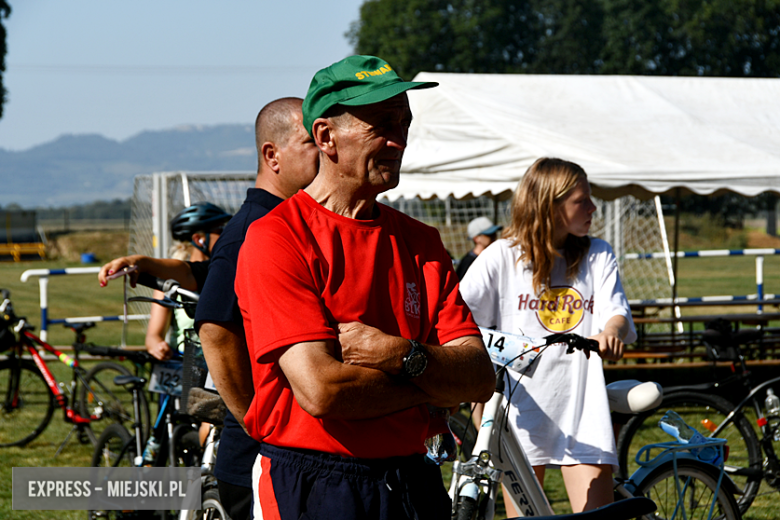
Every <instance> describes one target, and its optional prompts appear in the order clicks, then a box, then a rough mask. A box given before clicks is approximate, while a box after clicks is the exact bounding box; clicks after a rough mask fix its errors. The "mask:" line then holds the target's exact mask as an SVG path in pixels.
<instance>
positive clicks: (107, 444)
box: [89, 276, 227, 520]
mask: <svg viewBox="0 0 780 520" xmlns="http://www.w3.org/2000/svg"><path fill="white" fill-rule="evenodd" d="M139 283H142V284H144V285H147V286H152V287H155V288H160V289H163V291H164V293H165V296H164V298H163V299H162V300H153V301H154V302H155V303H158V304H160V305H164V306H167V307H173V308H175V307H177V306H180V305H181V306H184V305H185V304H186V303H188V302H183V303H182V302H178V301H176V300H174V299H173V298H174V297H175V296H176V295H182V296H185V297H186V298H188V301H189V302H191V301H197V299H198V295H197V294H195V293H192V292H190V291H186V290H184V289H181V288H180V287H179V286H178V284H177V283H175V282H174V281H172V280H168V281H166V282H162V281H161V280H158V279H154V278H152V277H148V276H147V277H144V276H142V277H140V278H139ZM138 300H142V301H148V300H150V299H148V298H140V297H139V298H138ZM189 310H190V311H192V310H194V309H193V308H192V307H191V306H190V309H189ZM187 332H192V333H194V331H187ZM196 339H197V335H195V334H187V340H186V342H185V345H186V350H185V358H184V363H179V365H178V367H177V368H175V369H174V370H173V371H171V370H170V368H171V366H170V363H168V362H162V363H161V362H157V363H155V365H154V369H153V371H152V376H151V380H150V390H151V391H153V392H156V393H159V394H161V395H163V396H164V397H163V399H164V404H162V405H161V407H160V414H159V415H158V417H157V421H156V423H155V426H154V428H153V434H154V436H155V438H156V439H161V440H163V442H161V443H160V445H159V446H158V447H157V449H156V451H157V453H156V455H154V456H151V455H148V453H149V452H148V451H146V450H148V449H149V448H150V442H151V441H150V440H149V439H144V437H143V434H142V431H141V429H140V428H139V427H137V426H136V427H135V428H134V435H132V436H131V435H130V433H129V432H127V430H126V429H125V428H124V427H121V426H113V427H112V428H111V430H107V431H106V432H105V433H104V436H103V437H101V439H100V441H99V443H98V446H97V447H96V449H95V452H94V454H93V460H92V465H93V466H108V467H116V466H128V467H138V466H142V465H153V466H161V465H170V466H198V465H200V467H201V510H199V511H181V512H179V513H178V516H179V518H181V519H182V520H184V519H189V518H227V514H226V513H225V510H224V508H223V507H222V504H221V502H220V499H219V492H218V490H217V481H216V478H215V477H214V474H213V469H214V466H215V464H216V456H217V449H218V446H219V434H220V432H221V423H222V418H223V417H224V412H225V407H224V403H222V404H221V406H219V405H218V404H216V403H215V398H216V400H219V401H220V402H221V399H219V397H218V396H216V394H210V393H208V392H207V391H205V390H201V389H200V388H197V387H199V386H202V383H203V381H202V380H203V379H205V377H201V378H200V379H201V380H200V382H199V383H196V388H191V386H192V384H193V380H192V378H190V377H189V376H190V374H191V373H197V374H198V376H201V375H205V374H201V373H200V372H197V368H198V367H193V366H188V365H192V363H191V359H192V357H193V351H194V350H195V349H197V348H198V347H199V345H200V344H199V341H196ZM159 367H167V368H168V369H167V370H157V369H158V368H159ZM116 383H117V384H120V385H129V386H130V387H131V388H130V392H131V394H132V396H133V402H134V403H136V402H137V401H138V399H139V396H140V395H142V394H143V386H144V385H145V384H146V380H145V379H143V378H140V377H133V376H130V377H122V376H120V377H117V378H116ZM199 390H200V392H198V391H199ZM180 396H181V397H183V398H184V400H189V401H192V402H190V407H189V408H188V409H187V410H186V412H187V413H185V412H182V411H181V406H182V401H180ZM134 409H135V407H134ZM163 418H164V420H165V426H166V427H165V428H164V429H163V428H161V421H162V419H163ZM193 419H199V420H206V421H209V422H210V423H211V426H210V428H209V434H208V435H207V437H206V440H205V442H204V446H203V449H202V450H201V446H200V441H199V438H198V431H197V428H196V427H195V425H194V424H193ZM144 446H145V447H146V449H143V447H144ZM142 453H143V455H141V454H142ZM114 513H116V514H117V516H127V515H126V514H124V515H123V514H122V513H121V512H114ZM128 514H129V513H128ZM132 514H133V515H134V514H135V512H133V513H132ZM170 515H171V512H162V516H163V517H168V516H170ZM105 516H110V512H107V511H102V512H100V511H92V512H90V516H89V517H90V518H91V519H92V518H102V517H105Z"/></svg>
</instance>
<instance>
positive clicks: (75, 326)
mask: <svg viewBox="0 0 780 520" xmlns="http://www.w3.org/2000/svg"><path fill="white" fill-rule="evenodd" d="M62 326H63V327H65V328H66V329H71V330H73V331H74V332H76V333H77V334H79V333H81V332H84V331H85V330H87V329H91V328H92V327H94V326H95V322H93V321H85V322H84V323H63V324H62Z"/></svg>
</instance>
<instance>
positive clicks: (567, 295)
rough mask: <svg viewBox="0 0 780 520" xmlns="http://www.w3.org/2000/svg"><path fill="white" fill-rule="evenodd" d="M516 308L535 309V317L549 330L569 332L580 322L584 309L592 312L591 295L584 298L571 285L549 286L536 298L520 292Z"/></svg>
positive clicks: (522, 309)
mask: <svg viewBox="0 0 780 520" xmlns="http://www.w3.org/2000/svg"><path fill="white" fill-rule="evenodd" d="M518 298H519V300H520V303H519V305H518V310H521V311H525V310H530V311H536V318H537V319H538V320H539V323H540V324H541V325H542V327H544V328H545V329H546V330H548V331H550V332H569V331H570V330H572V329H574V328H575V327H576V326H577V325H579V324H580V323H581V322H582V318H583V316H584V314H585V311H588V312H590V313H591V314H593V297H592V296H591V297H590V299H588V300H586V299H585V298H583V297H582V294H580V292H579V291H578V290H577V289H575V288H573V287H550V288H549V289H547V290H546V291H545V292H543V293H542V294H541V295H540V296H539V297H538V298H534V297H533V296H532V295H530V294H521V295H520V296H519V297H518Z"/></svg>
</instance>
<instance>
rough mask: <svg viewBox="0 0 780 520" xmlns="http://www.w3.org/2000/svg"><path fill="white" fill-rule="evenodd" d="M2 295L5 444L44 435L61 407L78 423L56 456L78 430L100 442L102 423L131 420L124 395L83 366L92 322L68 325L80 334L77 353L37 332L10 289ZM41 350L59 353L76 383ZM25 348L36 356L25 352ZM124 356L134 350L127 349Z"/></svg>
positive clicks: (0, 442) (119, 369) (0, 379)
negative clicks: (62, 378)
mask: <svg viewBox="0 0 780 520" xmlns="http://www.w3.org/2000/svg"><path fill="white" fill-rule="evenodd" d="M0 294H1V295H2V303H0V316H2V319H0V332H2V334H1V336H2V338H3V339H2V350H4V351H5V352H4V354H5V359H4V360H2V361H0V392H2V396H1V398H2V403H0V414H1V417H2V419H1V420H0V447H6V446H23V445H25V444H27V443H29V442H30V441H32V440H33V439H35V438H36V437H38V436H39V435H41V434H42V433H43V431H44V430H45V429H46V427H47V426H48V425H49V422H50V421H51V418H52V416H53V414H54V409H55V407H57V406H58V407H59V408H60V409H62V411H63V413H64V419H65V421H66V422H68V423H70V424H73V428H72V429H71V431H70V432H69V433H68V435H67V436H66V438H65V440H64V441H63V442H62V444H61V445H60V447H59V449H58V450H57V452H56V454H55V457H56V456H57V455H59V453H60V452H61V451H62V449H63V448H64V447H65V445H66V444H67V442H68V440H69V439H70V437H71V435H72V434H73V433H74V432H75V433H77V437H78V439H79V441H80V442H83V443H86V442H92V443H93V444H95V443H96V442H97V436H98V435H99V433H100V429H99V428H97V426H98V424H100V423H102V424H107V423H110V422H120V423H121V422H126V421H128V420H129V419H130V413H129V412H128V411H127V410H126V403H125V402H124V395H123V394H121V393H115V392H113V389H112V388H110V386H109V385H106V384H103V382H102V381H100V380H98V379H96V378H91V377H90V376H89V372H87V371H86V370H84V368H82V367H81V365H80V361H79V353H80V352H88V353H91V352H90V348H91V347H89V346H87V345H85V344H84V340H85V337H84V331H85V330H86V329H87V328H89V327H90V326H92V325H91V324H88V323H87V324H66V326H67V327H69V328H71V330H73V332H74V333H75V334H76V340H75V342H74V343H73V347H74V349H73V356H72V357H71V356H68V355H66V354H63V353H62V352H60V351H59V350H57V349H56V348H54V347H52V346H51V345H49V344H48V343H46V342H45V341H43V340H42V339H40V338H39V337H38V336H36V335H35V334H33V333H32V330H33V327H32V326H31V325H30V324H29V323H27V320H26V318H24V317H21V316H17V315H16V313H15V312H14V307H13V303H12V302H11V300H10V296H11V295H10V292H9V291H7V290H6V289H0ZM39 349H42V350H43V351H46V352H48V353H50V354H52V355H54V356H55V357H56V358H57V359H58V360H59V361H60V362H62V363H63V364H65V365H66V366H67V367H69V368H70V369H71V372H72V378H71V381H70V384H68V385H66V384H65V383H60V382H58V381H57V380H56V378H55V377H54V376H53V375H52V373H51V371H50V370H49V368H48V366H47V365H46V361H45V360H44V359H43V356H42V355H41V352H40V351H39ZM117 350H120V349H117ZM25 351H26V352H27V353H29V355H30V356H31V358H32V359H31V360H29V359H26V358H24V357H23V354H24V353H25ZM122 355H124V356H132V355H133V354H132V353H129V352H128V351H122ZM103 366H104V368H105V369H106V370H109V369H110V370H112V371H114V372H116V373H119V374H129V371H128V370H127V369H126V368H125V367H124V366H122V365H119V364H116V363H111V362H106V363H104V364H103ZM93 428H95V430H97V433H96V431H95V430H93Z"/></svg>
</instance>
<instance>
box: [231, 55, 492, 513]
mask: <svg viewBox="0 0 780 520" xmlns="http://www.w3.org/2000/svg"><path fill="white" fill-rule="evenodd" d="M434 86H436V84H435V83H411V82H404V81H403V80H402V79H401V78H400V77H398V75H397V74H396V73H395V72H394V71H393V70H392V68H391V67H390V66H389V65H388V64H387V63H386V62H384V61H383V60H381V59H379V58H375V57H371V56H352V57H349V58H346V59H344V60H342V61H340V62H337V63H335V64H333V65H331V66H330V67H327V68H325V69H323V70H321V71H319V72H318V73H317V74H316V75H315V76H314V79H313V80H312V83H311V86H310V87H309V92H308V94H307V96H306V99H305V100H304V103H303V120H304V126H305V128H306V130H307V131H308V132H309V133H310V135H311V136H312V137H313V139H314V141H315V143H316V145H317V147H318V148H319V150H320V169H319V172H318V175H317V177H316V178H315V180H314V181H313V182H312V184H311V185H309V187H307V188H306V189H305V190H302V191H299V192H298V193H297V194H296V195H294V196H293V197H292V198H290V199H289V200H287V201H285V202H283V203H282V204H280V205H279V206H278V207H277V208H276V209H275V210H273V211H272V212H271V213H269V214H268V215H267V216H266V217H265V218H264V219H263V222H262V226H258V225H252V226H251V227H250V228H249V231H248V233H247V237H246V240H245V242H244V245H243V246H242V249H241V253H240V255H239V262H238V270H237V273H236V286H235V289H236V294H237V295H238V301H239V307H240V309H241V313H242V315H243V318H244V329H245V333H246V338H247V343H248V347H249V351H250V357H251V360H252V361H253V366H252V372H253V380H254V385H255V397H254V399H253V401H252V404H251V406H250V409H249V411H248V412H247V414H246V416H245V417H244V422H245V424H246V426H247V430H248V432H249V433H250V435H252V437H254V438H255V439H257V440H259V441H261V442H262V446H261V449H260V455H259V456H258V458H257V460H256V461H255V467H254V474H253V485H254V486H255V489H256V494H255V504H254V507H255V511H254V515H255V518H264V519H266V520H268V519H275V518H279V519H281V520H286V519H287V518H299V517H305V518H318V519H319V518H339V519H350V518H377V519H393V520H395V519H404V518H409V519H414V518H419V519H426V520H427V519H438V518H441V519H442V520H443V519H447V518H449V516H450V506H449V498H448V497H447V494H446V491H445V489H444V486H443V485H442V481H441V474H440V472H439V470H438V467H436V466H433V465H430V464H426V463H425V462H424V455H423V454H424V453H425V451H426V450H425V446H424V441H425V439H426V438H427V437H429V436H431V435H432V434H435V433H440V432H441V430H440V429H437V427H439V428H440V426H441V425H440V424H439V425H437V424H436V423H435V421H432V420H431V415H430V413H429V411H428V409H429V408H428V406H429V405H430V406H433V407H438V408H451V407H454V406H457V405H458V404H459V403H461V402H469V401H477V402H484V401H487V400H488V399H489V398H490V396H491V394H492V392H493V387H494V382H495V379H494V378H495V376H494V373H493V368H492V364H491V362H490V359H489V357H488V355H487V352H486V350H485V347H484V345H483V344H482V340H481V339H480V334H479V330H478V328H477V326H476V324H475V323H474V321H473V319H472V317H471V313H470V311H469V309H468V307H467V306H466V305H465V304H464V302H463V300H462V299H461V297H460V295H459V293H458V283H457V277H456V276H455V273H454V271H453V270H452V264H451V261H450V258H449V255H448V254H447V252H446V251H445V249H444V246H443V244H442V243H441V239H440V237H439V234H438V231H437V230H436V229H435V228H432V227H429V226H427V225H425V224H422V223H420V222H418V221H416V220H414V219H412V218H410V217H407V216H406V215H404V214H402V213H400V212H397V211H395V210H393V209H392V208H389V207H387V206H384V205H382V204H379V203H377V202H376V199H377V197H378V196H379V195H380V194H381V193H383V192H385V191H387V190H389V189H392V188H394V187H395V186H396V185H397V184H398V182H399V176H400V168H401V159H402V157H403V152H404V149H405V148H406V138H407V133H408V129H409V125H410V124H411V120H412V114H411V110H410V109H409V103H408V100H407V97H406V91H407V90H410V89H419V88H430V87H434ZM301 515H304V516H301Z"/></svg>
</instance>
